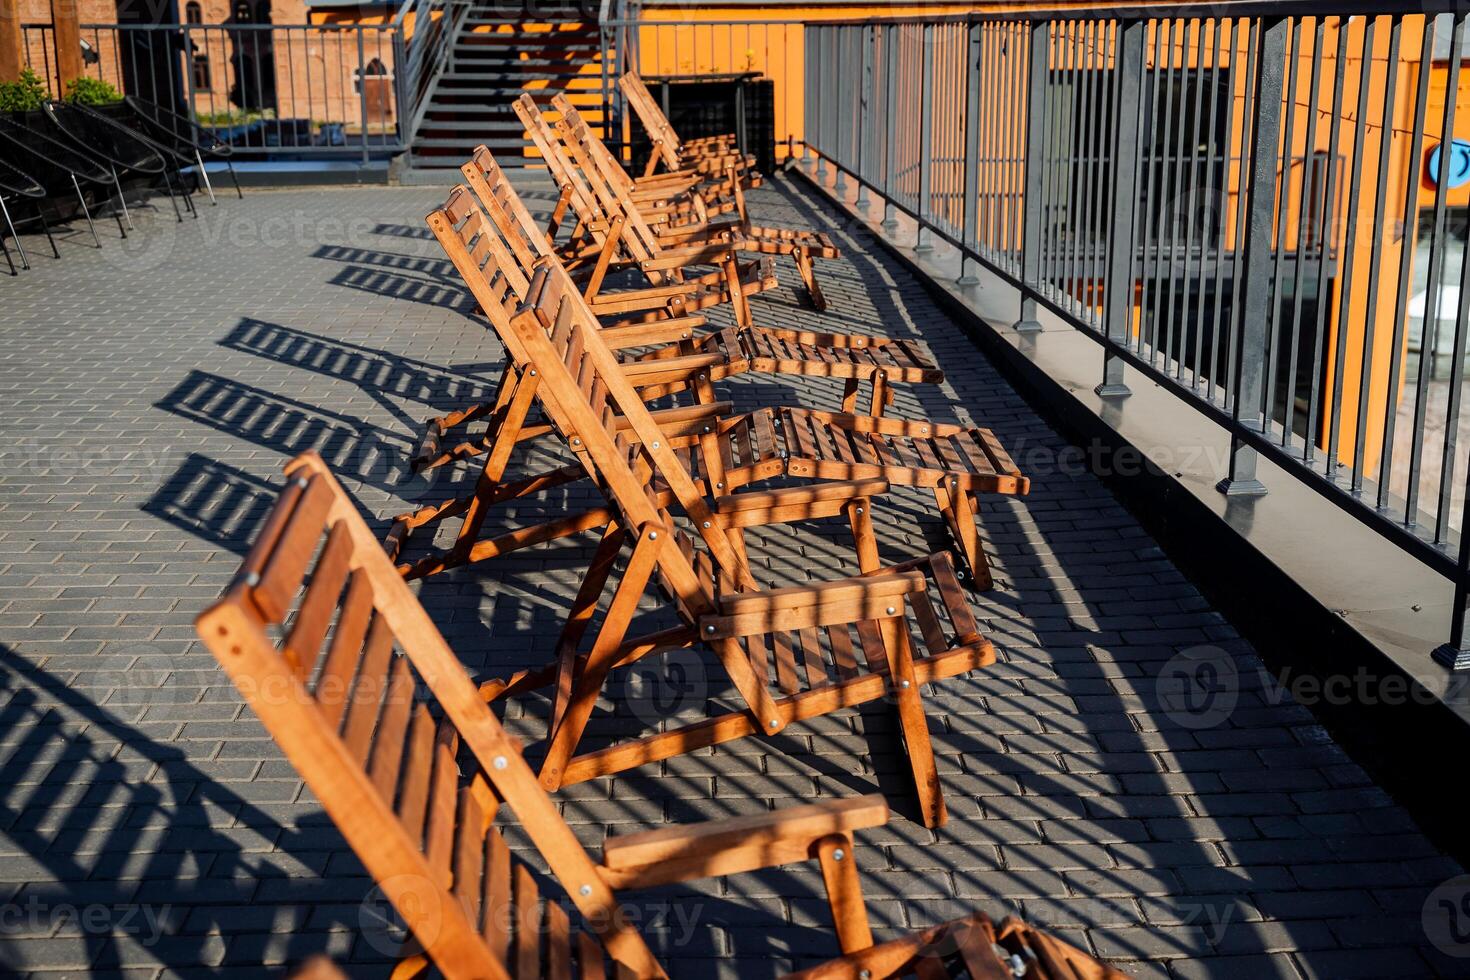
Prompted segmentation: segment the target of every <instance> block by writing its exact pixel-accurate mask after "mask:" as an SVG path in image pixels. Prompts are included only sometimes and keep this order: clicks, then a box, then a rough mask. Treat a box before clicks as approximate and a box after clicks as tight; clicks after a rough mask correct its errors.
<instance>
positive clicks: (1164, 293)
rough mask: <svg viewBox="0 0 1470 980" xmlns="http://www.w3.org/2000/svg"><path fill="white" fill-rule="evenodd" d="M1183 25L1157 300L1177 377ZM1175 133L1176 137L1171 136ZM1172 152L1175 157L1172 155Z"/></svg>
mask: <svg viewBox="0 0 1470 980" xmlns="http://www.w3.org/2000/svg"><path fill="white" fill-rule="evenodd" d="M1176 23H1177V24H1178V25H1179V30H1178V36H1177V40H1175V39H1171V40H1170V43H1169V54H1168V57H1169V70H1168V73H1167V74H1166V75H1165V76H1164V77H1165V78H1167V79H1168V80H1169V108H1168V110H1167V111H1166V113H1165V115H1164V154H1165V156H1164V170H1165V171H1166V172H1167V173H1168V174H1169V200H1168V203H1167V210H1166V213H1165V215H1164V220H1163V223H1162V225H1161V227H1162V228H1163V229H1164V232H1165V234H1167V235H1168V243H1169V246H1168V247H1169V253H1168V260H1167V261H1165V260H1164V258H1163V245H1164V239H1163V237H1162V236H1161V237H1160V240H1159V266H1160V267H1161V268H1162V269H1163V270H1164V274H1165V275H1166V276H1167V280H1166V281H1165V280H1161V281H1160V282H1159V283H1158V286H1157V293H1158V295H1157V302H1158V304H1159V307H1160V308H1161V310H1162V315H1161V316H1160V318H1159V323H1160V326H1159V335H1160V337H1162V338H1163V344H1162V346H1163V350H1162V351H1161V354H1162V357H1161V359H1160V368H1161V370H1163V371H1165V372H1169V358H1170V357H1172V358H1173V359H1174V362H1175V368H1174V373H1175V375H1176V377H1177V373H1178V363H1179V359H1180V356H1181V354H1180V350H1179V347H1180V343H1181V342H1182V338H1180V337H1179V336H1178V335H1177V333H1176V332H1179V333H1182V331H1183V330H1184V326H1185V324H1184V321H1183V317H1178V316H1175V303H1174V300H1175V296H1176V295H1177V292H1178V288H1177V287H1178V281H1179V279H1180V278H1181V277H1180V275H1179V273H1178V268H1177V263H1178V261H1179V239H1180V234H1179V232H1180V229H1179V195H1180V186H1179V182H1180V178H1181V177H1182V176H1183V175H1182V173H1181V171H1182V170H1183V169H1184V140H1185V133H1184V119H1183V118H1182V113H1183V112H1184V109H1185V107H1186V106H1187V105H1188V102H1187V99H1188V95H1187V93H1186V92H1185V83H1186V81H1187V80H1188V78H1189V24H1190V22H1189V21H1188V20H1185V19H1182V18H1181V19H1179V20H1178V21H1176ZM1176 48H1177V49H1178V60H1179V67H1178V69H1177V80H1176V69H1175V67H1174V60H1175V49H1176ZM1176 112H1177V113H1178V114H1180V115H1181V118H1180V119H1179V128H1178V131H1177V132H1172V131H1173V122H1174V118H1175V115H1176ZM1171 132H1172V138H1171ZM1170 154H1172V156H1171V155H1170Z"/></svg>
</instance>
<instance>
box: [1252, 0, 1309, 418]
mask: <svg viewBox="0 0 1470 980" xmlns="http://www.w3.org/2000/svg"><path fill="white" fill-rule="evenodd" d="M1304 19H1305V18H1302V17H1295V18H1293V19H1292V31H1291V39H1290V42H1289V48H1288V54H1287V73H1286V87H1285V88H1284V89H1283V90H1282V98H1283V99H1284V100H1285V102H1286V105H1287V106H1290V107H1295V105H1296V99H1297V74H1298V66H1297V63H1298V62H1299V61H1300V60H1301V50H1302V22H1303V20H1304ZM1295 154H1296V112H1295V111H1292V112H1288V113H1287V114H1286V135H1285V136H1283V137H1282V141H1281V160H1280V166H1281V171H1280V172H1281V179H1280V181H1279V183H1278V186H1277V201H1276V209H1277V210H1276V213H1277V214H1278V215H1281V219H1280V220H1279V221H1277V222H1276V257H1275V262H1274V264H1273V268H1272V270H1271V280H1270V284H1271V302H1270V304H1269V306H1268V307H1267V315H1268V317H1269V319H1268V320H1267V324H1266V336H1267V338H1268V339H1267V352H1266V413H1265V429H1264V430H1262V431H1264V432H1267V433H1269V432H1270V429H1271V426H1272V425H1273V424H1274V423H1275V418H1276V359H1277V352H1278V350H1279V348H1280V344H1281V328H1282V323H1281V315H1280V314H1281V297H1282V289H1281V282H1282V271H1281V266H1282V263H1283V262H1284V261H1285V259H1286V234H1287V230H1288V228H1289V227H1290V225H1291V222H1290V221H1288V220H1287V218H1286V215H1287V213H1288V209H1289V208H1290V206H1291V185H1292V179H1291V175H1292V170H1293V169H1294V168H1293V167H1292V161H1293V159H1294V158H1295ZM1302 190H1303V191H1305V190H1306V172H1305V168H1303V173H1302Z"/></svg>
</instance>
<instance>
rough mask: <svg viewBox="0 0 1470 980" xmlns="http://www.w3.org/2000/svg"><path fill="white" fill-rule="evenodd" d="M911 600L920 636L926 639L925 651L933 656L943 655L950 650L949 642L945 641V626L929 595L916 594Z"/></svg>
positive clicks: (923, 593)
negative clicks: (940, 620)
mask: <svg viewBox="0 0 1470 980" xmlns="http://www.w3.org/2000/svg"><path fill="white" fill-rule="evenodd" d="M909 598H910V599H911V600H912V601H911V602H910V603H909V608H910V609H911V610H912V611H913V616H914V622H916V623H918V625H919V635H920V636H922V637H923V638H924V647H925V649H927V650H928V651H929V652H930V653H931V654H938V653H943V652H944V651H945V650H946V649H948V648H949V641H948V640H947V639H945V636H944V626H943V624H941V623H940V622H939V616H938V614H936V613H935V612H934V605H933V603H931V602H930V601H929V595H928V593H926V592H915V593H914V594H913V595H911V596H910V597H909Z"/></svg>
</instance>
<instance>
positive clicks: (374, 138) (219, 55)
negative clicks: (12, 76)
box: [25, 4, 439, 160]
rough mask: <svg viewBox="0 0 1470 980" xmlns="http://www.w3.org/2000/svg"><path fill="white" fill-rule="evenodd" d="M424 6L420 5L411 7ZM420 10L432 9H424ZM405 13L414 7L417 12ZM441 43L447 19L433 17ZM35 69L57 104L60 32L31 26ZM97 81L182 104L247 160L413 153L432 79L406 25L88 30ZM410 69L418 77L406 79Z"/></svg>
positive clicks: (90, 71) (29, 49)
mask: <svg viewBox="0 0 1470 980" xmlns="http://www.w3.org/2000/svg"><path fill="white" fill-rule="evenodd" d="M410 6H414V5H410ZM419 6H428V4H422V5H419ZM404 9H405V10H407V9H409V7H405V8H404ZM421 22H422V23H425V24H428V25H429V28H428V29H426V30H425V32H424V35H425V37H427V38H430V39H432V38H433V36H434V34H435V33H436V30H435V29H436V28H437V27H438V25H439V20H438V18H437V17H436V18H428V17H425V18H423V20H422V21H421ZM25 42H26V43H25V50H26V57H27V63H28V64H29V65H30V67H32V68H33V69H34V70H35V71H36V73H37V74H38V75H40V76H41V78H42V79H43V80H45V82H46V84H47V86H48V87H49V89H50V91H51V93H52V94H53V95H55V96H61V95H64V94H65V89H66V86H67V84H69V83H70V82H71V81H72V80H71V79H62V78H59V77H58V75H57V68H56V63H55V55H54V47H53V40H52V30H51V27H50V25H46V24H33V25H27V26H26V28H25ZM82 42H83V51H84V55H85V58H84V60H85V65H84V72H85V76H86V77H88V78H94V79H98V80H101V81H105V82H108V83H109V84H111V85H112V86H113V87H115V88H116V89H117V90H118V91H119V92H121V93H122V94H124V95H133V96H136V97H138V98H141V99H144V100H147V101H150V102H156V103H159V104H162V105H165V106H175V105H177V106H182V107H184V108H186V109H187V111H189V112H190V113H192V115H193V117H194V118H195V120H196V121H197V122H199V123H200V124H201V125H204V126H207V127H209V128H211V129H213V130H214V131H215V132H216V133H217V134H218V135H219V136H220V137H221V138H222V139H225V140H226V141H227V142H229V143H231V144H232V145H233V146H234V147H235V148H236V150H237V152H240V153H243V154H245V155H257V156H259V155H267V154H269V155H276V156H280V155H291V156H296V155H303V156H352V155H361V157H362V158H363V159H364V160H367V159H369V158H370V157H372V156H388V155H391V154H393V153H397V152H401V151H402V150H403V149H404V148H405V146H406V143H407V133H408V132H410V130H408V129H407V127H406V125H405V123H406V122H407V121H408V118H409V117H410V115H411V113H412V112H413V107H414V106H415V104H416V103H415V101H414V99H413V96H414V95H415V94H416V89H410V88H409V87H408V85H407V84H406V83H408V82H410V80H414V79H417V78H419V77H420V73H419V69H418V62H417V61H416V60H415V56H416V55H417V56H419V57H422V55H421V54H420V48H421V47H423V44H422V42H417V43H414V44H412V45H411V44H410V42H409V39H408V35H407V34H406V32H405V30H404V25H403V22H402V19H401V17H400V19H399V20H395V21H394V22H393V23H390V24H225V25H219V24H161V25H160V24H88V25H84V26H83V27H82ZM403 65H407V66H409V68H410V70H409V71H408V72H404V73H399V72H398V68H399V66H403Z"/></svg>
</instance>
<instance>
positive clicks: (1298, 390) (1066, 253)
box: [804, 2, 1470, 662]
mask: <svg viewBox="0 0 1470 980" xmlns="http://www.w3.org/2000/svg"><path fill="white" fill-rule="evenodd" d="M1333 7H1335V8H1336V9H1337V10H1341V11H1346V9H1347V8H1344V7H1343V6H1342V5H1340V4H1339V5H1333ZM1237 9H1239V10H1240V11H1241V15H1240V16H1234V15H1233V14H1232V8H1231V7H1229V6H1228V5H1227V6H1214V7H1187V6H1181V7H1172V8H1169V11H1168V13H1167V14H1165V15H1163V16H1160V15H1158V14H1151V12H1150V11H1148V10H1146V9H1143V10H1133V11H1128V12H1119V11H1108V10H1104V9H1099V10H1096V11H1081V10H1066V11H1052V12H1036V13H1010V12H1007V13H1005V14H977V15H969V16H959V17H930V18H916V19H907V18H901V19H884V20H879V21H866V22H833V23H825V24H823V23H811V24H809V25H808V26H807V29H806V31H805V37H804V43H805V48H806V50H805V58H804V60H805V64H806V76H805V93H804V96H805V97H804V105H805V116H806V118H805V133H806V142H807V144H808V146H809V147H810V149H811V150H813V151H815V152H816V153H817V154H818V160H819V162H818V166H819V168H820V169H822V170H825V169H826V168H827V167H828V166H829V165H835V167H836V168H837V171H838V174H837V177H836V181H837V182H839V183H840V182H845V181H848V180H852V179H855V180H856V181H858V182H859V184H860V185H861V187H862V188H863V189H862V191H861V193H862V195H864V196H866V195H867V194H868V193H869V192H870V191H871V192H876V193H879V194H881V195H882V197H883V198H884V201H885V207H886V208H887V209H889V212H890V214H891V212H892V210H893V209H897V210H899V211H902V212H904V213H906V214H907V215H909V216H910V217H911V218H912V219H914V221H915V222H916V223H917V226H918V229H919V232H918V242H917V243H916V244H917V247H918V248H920V249H924V248H929V247H932V243H933V241H934V239H935V238H938V239H942V240H944V241H946V242H948V243H950V244H951V245H952V246H954V247H955V248H957V249H959V250H960V252H961V255H962V256H963V262H964V264H965V266H966V267H967V269H966V271H968V266H969V264H970V263H979V264H980V265H981V266H983V267H985V268H987V269H989V270H990V271H991V272H992V273H994V274H998V275H1000V276H1001V277H1003V278H1005V279H1007V280H1009V281H1011V282H1012V283H1014V284H1015V285H1016V286H1018V287H1020V289H1021V291H1022V295H1023V309H1022V315H1021V318H1020V320H1019V321H1018V323H1017V327H1018V328H1019V329H1022V330H1026V329H1035V328H1036V327H1037V325H1036V323H1035V318H1036V310H1037V308H1038V306H1040V307H1044V308H1046V309H1048V310H1049V311H1050V312H1051V313H1053V314H1055V315H1056V316H1058V317H1060V318H1061V319H1062V320H1063V321H1064V322H1066V323H1069V324H1071V325H1072V326H1074V327H1076V328H1077V329H1079V330H1082V331H1086V332H1087V333H1089V334H1090V335H1092V336H1094V337H1095V338H1096V339H1097V340H1098V341H1099V342H1100V344H1101V345H1102V346H1103V348H1104V357H1103V359H1102V361H1103V363H1102V366H1101V372H1100V377H1099V386H1098V390H1099V392H1100V393H1102V394H1104V395H1106V396H1118V397H1121V396H1124V395H1126V394H1127V390H1128V389H1127V387H1126V383H1125V377H1124V373H1123V371H1124V366H1125V365H1127V366H1128V367H1129V368H1131V369H1132V370H1134V371H1136V372H1138V373H1139V374H1140V375H1142V376H1143V377H1146V378H1147V379H1149V380H1150V381H1153V382H1157V383H1159V384H1161V385H1163V386H1165V387H1166V388H1168V389H1169V390H1170V391H1172V392H1174V393H1175V394H1176V395H1178V396H1179V397H1181V398H1182V399H1184V400H1185V401H1186V402H1187V403H1189V404H1191V405H1193V406H1194V407H1195V408H1197V409H1198V410H1200V411H1201V412H1203V413H1205V414H1206V415H1208V416H1209V417H1211V418H1212V419H1214V420H1216V421H1217V422H1219V423H1220V424H1221V425H1222V426H1223V427H1224V428H1225V430H1226V431H1227V432H1228V437H1229V440H1230V463H1229V472H1228V474H1226V477H1225V480H1224V481H1223V482H1222V484H1221V489H1222V490H1223V491H1225V492H1227V493H1231V494H1245V495H1249V494H1259V493H1264V492H1266V490H1267V488H1266V487H1265V486H1263V485H1262V484H1261V483H1260V482H1259V481H1258V479H1257V474H1256V461H1257V459H1258V457H1259V456H1260V455H1265V456H1267V457H1269V458H1270V459H1272V460H1273V461H1274V462H1276V463H1278V464H1280V465H1281V466H1282V467H1283V468H1284V469H1285V470H1286V471H1287V472H1289V473H1292V474H1294V475H1295V476H1296V477H1297V478H1299V479H1301V480H1303V481H1304V482H1306V483H1307V484H1309V485H1310V486H1312V487H1314V488H1315V489H1317V490H1318V491H1320V492H1321V493H1322V494H1323V495H1324V496H1325V497H1326V498H1327V499H1329V500H1331V501H1333V502H1334V503H1336V504H1338V505H1340V506H1341V507H1343V508H1344V509H1346V510H1347V511H1348V512H1349V513H1352V514H1353V515H1355V516H1356V517H1357V518H1359V519H1360V520H1362V521H1363V522H1364V523H1365V524H1367V525H1369V526H1371V527H1372V528H1374V529H1375V530H1377V531H1378V532H1380V533H1381V534H1382V535H1384V536H1385V537H1387V538H1388V539H1390V540H1392V541H1394V542H1396V543H1397V544H1398V545H1400V546H1402V547H1403V548H1405V549H1407V550H1408V551H1409V552H1410V553H1412V554H1413V555H1415V556H1417V557H1418V558H1419V559H1420V560H1422V561H1423V562H1425V563H1426V564H1428V565H1430V566H1431V567H1433V568H1435V569H1436V570H1438V571H1440V572H1442V573H1443V574H1445V575H1447V576H1449V577H1450V578H1451V579H1452V580H1453V581H1454V582H1455V583H1456V592H1457V595H1456V606H1455V609H1456V612H1455V616H1454V620H1453V635H1452V636H1451V637H1450V644H1449V647H1448V648H1446V650H1445V651H1441V653H1440V654H1439V655H1438V656H1440V658H1441V659H1442V660H1444V661H1445V662H1449V660H1450V657H1449V656H1448V654H1452V653H1453V652H1454V651H1456V650H1461V649H1464V648H1466V647H1467V642H1466V640H1467V638H1466V636H1465V630H1464V619H1465V599H1466V593H1467V586H1470V570H1467V566H1470V547H1467V544H1470V538H1467V537H1466V536H1464V535H1462V533H1461V532H1462V530H1463V529H1464V527H1465V524H1466V513H1465V501H1466V499H1467V498H1466V494H1465V485H1466V478H1467V469H1470V467H1467V454H1466V452H1465V449H1464V446H1465V444H1466V442H1467V440H1470V413H1466V412H1465V411H1464V410H1463V403H1464V400H1465V399H1464V398H1463V395H1464V393H1465V383H1466V377H1465V362H1466V356H1467V351H1466V344H1467V339H1470V332H1467V320H1470V316H1467V314H1470V283H1467V281H1466V278H1467V276H1470V263H1467V262H1466V261H1465V255H1466V239H1467V224H1470V106H1465V107H1463V108H1462V107H1461V103H1463V102H1466V101H1467V100H1470V91H1467V93H1466V94H1463V95H1462V94H1461V89H1462V86H1467V85H1470V78H1465V77H1463V75H1462V63H1463V58H1464V55H1463V52H1464V51H1465V42H1466V36H1465V33H1466V32H1465V16H1466V15H1465V13H1464V11H1463V9H1462V8H1461V9H1456V7H1455V6H1454V5H1451V4H1443V5H1441V4H1438V3H1434V2H1431V3H1429V4H1427V5H1420V6H1419V7H1418V8H1417V12H1415V13H1407V12H1401V10H1394V9H1392V8H1390V7H1389V5H1387V4H1385V5H1383V6H1382V7H1378V8H1374V7H1372V6H1368V5H1361V4H1359V5H1355V6H1353V7H1352V8H1350V10H1351V12H1342V13H1334V12H1330V11H1331V10H1332V9H1333V8H1332V7H1328V8H1327V9H1325V10H1324V8H1323V6H1322V5H1317V6H1315V7H1311V8H1308V7H1306V6H1304V5H1295V6H1292V5H1283V4H1274V5H1269V6H1266V5H1259V4H1257V5H1251V6H1249V7H1242V8H1237ZM1457 134H1459V135H1460V137H1461V138H1456V137H1457ZM1461 659H1462V660H1463V659H1465V658H1463V657H1462V658H1461Z"/></svg>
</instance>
